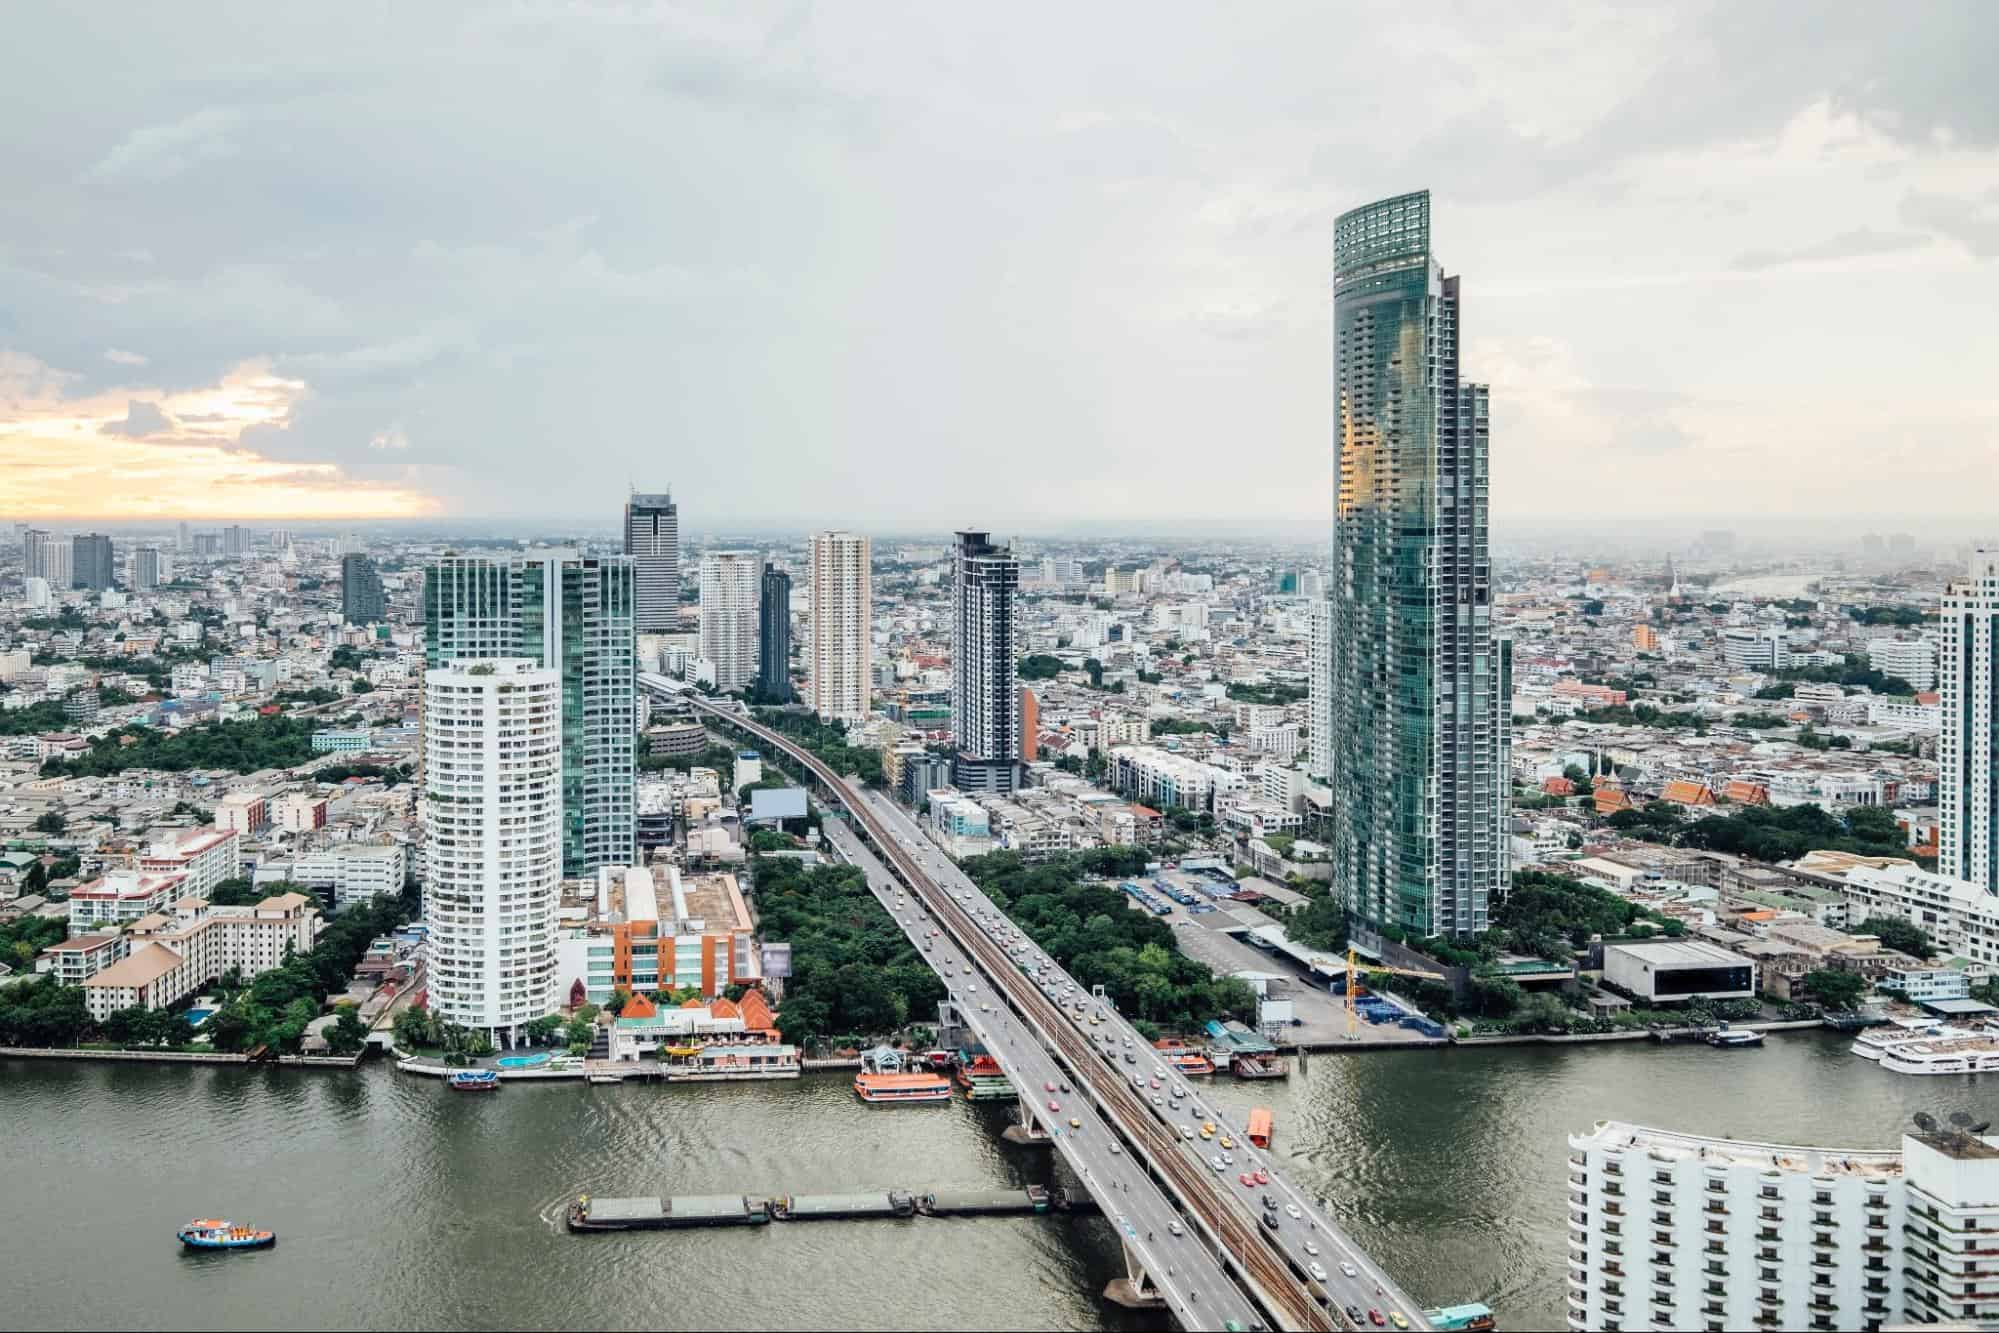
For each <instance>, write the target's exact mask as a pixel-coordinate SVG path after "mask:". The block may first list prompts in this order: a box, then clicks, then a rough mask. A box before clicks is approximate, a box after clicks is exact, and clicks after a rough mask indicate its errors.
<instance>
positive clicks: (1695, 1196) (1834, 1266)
mask: <svg viewBox="0 0 1999 1333" xmlns="http://www.w3.org/2000/svg"><path fill="white" fill-rule="evenodd" d="M1932 1126H1934V1122H1931V1124H1930V1125H1923V1126H1919V1127H1917V1128H1915V1129H1912V1130H1910V1131H1909V1132H1907V1133H1905V1134H1903V1136H1902V1141H1901V1150H1900V1151H1899V1152H1897V1151H1883V1150H1879V1149H1866V1148H1821V1147H1803V1146H1799V1145H1795V1144H1780V1143H1755V1142H1749V1141H1745V1140H1742V1139H1733V1138H1707V1137H1704V1136H1701V1135H1697V1134H1678V1133H1673V1132H1671V1131H1668V1130H1659V1129H1647V1128H1644V1127H1642V1126H1638V1125H1629V1124H1624V1123H1621V1122H1618V1121H1602V1122H1600V1123H1598V1124H1597V1126H1596V1128H1595V1129H1594V1130H1593V1131H1592V1132H1590V1133H1588V1134H1578V1135H1571V1136H1570V1138H1569V1149H1570V1153H1569V1173H1568V1181H1567V1183H1566V1185H1565V1187H1564V1188H1565V1189H1566V1191H1567V1194H1568V1203H1569V1209H1568V1212H1569V1253H1568V1296H1569V1302H1568V1326H1569V1328H1571V1329H1573V1330H1577V1333H1581V1330H1585V1329H1587V1330H1597V1329H1622V1330H1625V1331H1626V1333H1639V1331H1640V1330H1654V1329H1658V1330H1666V1329H1673V1330H1680V1329H1708V1330H1714V1331H1715V1333H1720V1331H1721V1330H1735V1329H1748V1328H1768V1329H1854V1330H1859V1329H1868V1330H1872V1329H1876V1328H1880V1327H1882V1326H1883V1325H1921V1324H1935V1323H1942V1324H1947V1325H1949V1326H1952V1327H1956V1328H1968V1327H1982V1326H1984V1325H1985V1324H1986V1323H1987V1321H1989V1320H1991V1319H1992V1318H1993V1317H1994V1316H1995V1315H1999V1291H1995V1290H1994V1289H1993V1288H1992V1287H1991V1285H1990V1279H1989V1276H1985V1275H1981V1273H1980V1260H1979V1259H1978V1257H1977V1255H1978V1253H1979V1251H1980V1249H1981V1247H1984V1246H1986V1245H1988V1242H1986V1241H1985V1240H1982V1239H1981V1234H1990V1232H1991V1231H1992V1230H1993V1229H1994V1228H1995V1225H1999V1138H1986V1137H1981V1136H1980V1135H1978V1134H1974V1133H1969V1132H1965V1131H1963V1130H1958V1129H1955V1128H1947V1127H1943V1126H1934V1127H1932Z"/></svg>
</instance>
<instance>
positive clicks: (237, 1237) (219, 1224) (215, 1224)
mask: <svg viewBox="0 0 1999 1333" xmlns="http://www.w3.org/2000/svg"><path fill="white" fill-rule="evenodd" d="M174 1235H176V1236H178V1237H179V1238H180V1243H181V1244H183V1245H185V1246H187V1247H188V1248H189V1249H190V1250H262V1249H268V1248H269V1247H270V1246H273V1245H276V1244H277V1243H278V1233H277V1232H275V1231H259V1230H257V1229H256V1228H254V1227H239V1226H237V1225H236V1224H235V1223H234V1222H231V1221H229V1220H228V1219H226V1218H220V1217H198V1218H196V1219H195V1220H194V1221H192V1222H189V1223H188V1224H187V1225H186V1226H184V1227H182V1228H181V1229H180V1230H179V1231H176V1232H175V1233H174Z"/></svg>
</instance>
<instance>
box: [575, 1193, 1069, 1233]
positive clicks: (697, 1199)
mask: <svg viewBox="0 0 1999 1333" xmlns="http://www.w3.org/2000/svg"><path fill="white" fill-rule="evenodd" d="M1096 1211H1098V1209H1097V1203H1096V1200H1094V1199H1092V1198H1090V1196H1089V1195H1087V1194H1084V1195H1079V1196H1077V1197H1075V1198H1070V1197H1069V1196H1068V1195H1066V1194H1064V1193H1062V1192H1061V1191H1059V1190H1050V1189H1048V1188H1046V1187H1044V1186H1041V1185H1030V1186H1028V1187H1027V1188H1025V1189H957V1190H951V1189H946V1190H932V1191H931V1192H929V1193H927V1194H915V1193H912V1192H911V1191H909V1190H898V1189H892V1190H856V1191H854V1192H852V1193H849V1194H778V1195H770V1196H768V1197H766V1196H762V1195H752V1194H694V1195H686V1194H676V1195H673V1196H671V1197H666V1198H661V1197H653V1198H634V1199H614V1198H599V1197H597V1196H596V1195H589V1194H586V1195H584V1196H583V1197H582V1198H580V1199H578V1200H577V1201H576V1202H575V1203H572V1204H570V1205H569V1210H568V1214H567V1220H568V1225H569V1229H570V1230H571V1231H577V1232H584V1231H664V1230H670V1229H673V1228H677V1227H727V1226H762V1225H764V1224H765V1223H767V1222H846V1221H867V1220H871V1219H879V1218H889V1219H895V1218H906V1217H1030V1216H1035V1215H1039V1214H1042V1213H1094V1212H1096Z"/></svg>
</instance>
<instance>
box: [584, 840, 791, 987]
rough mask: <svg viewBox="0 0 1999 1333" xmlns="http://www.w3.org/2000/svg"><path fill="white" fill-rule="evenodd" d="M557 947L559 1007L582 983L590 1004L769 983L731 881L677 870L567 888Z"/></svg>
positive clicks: (607, 872) (625, 869) (620, 875)
mask: <svg viewBox="0 0 1999 1333" xmlns="http://www.w3.org/2000/svg"><path fill="white" fill-rule="evenodd" d="M562 913H563V916H564V918H565V925H564V926H563V928H562V931H561V933H560V935H559V936H558V938H557V940H556V945H555V954H556V966H555V978H556V989H557V991H558V992H560V994H559V995H558V997H557V999H558V1001H559V1002H567V999H568V993H569V990H570V988H571V987H573V986H574V985H575V984H576V982H578V981H581V982H582V983H583V987H584V993H585V994H586V995H587V996H588V998H589V1000H590V1002H591V1003H592V1004H602V1003H603V1002H604V1001H606V1000H608V999H610V998H611V994H612V992H613V991H615V990H617V989H618V988H619V987H621V986H622V987H624V988H625V989H626V990H627V991H629V992H631V993H632V994H634V995H639V994H644V993H647V992H652V991H659V990H679V989H685V988H687V987H689V986H692V987H695V988H697V989H699V990H700V992H701V993H702V994H703V995H705V996H714V995H717V994H720V993H721V992H722V991H723V990H724V989H726V988H727V987H729V986H737V985H754V984H755V983H756V982H758V981H760V980H761V979H762V976H763V970H762V960H761V955H760V953H759V950H758V948H757V944H756V935H755V926H754V923H753V922H752V921H751V919H750V909H749V906H748V904H747V903H746V902H745V901H744V900H743V894H742V889H741V888H740V887H739V886H738V884H737V882H736V877H735V876H734V875H732V874H727V873H718V874H704V875H686V876H683V875H682V874H681V873H680V870H679V868H678V867H677V866H671V865H669V866H661V867H657V868H654V869H648V868H647V867H645V866H604V867H602V868H600V869H599V870H598V871H597V874H596V876H595V877H594V878H593V879H591V880H586V881H581V882H580V883H579V882H578V881H571V882H570V884H568V885H566V886H565V888H564V898H563V904H562Z"/></svg>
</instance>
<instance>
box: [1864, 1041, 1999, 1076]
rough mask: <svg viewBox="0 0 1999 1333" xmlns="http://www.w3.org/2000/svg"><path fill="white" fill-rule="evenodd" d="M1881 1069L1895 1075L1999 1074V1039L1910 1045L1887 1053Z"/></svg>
mask: <svg viewBox="0 0 1999 1333" xmlns="http://www.w3.org/2000/svg"><path fill="white" fill-rule="evenodd" d="M1881 1067H1882V1068H1883V1069H1886V1070H1888V1071H1889V1072H1890V1073H1894V1074H1991V1073H1999V1038H1993V1037H1970V1036H1964V1037H1946V1038H1943V1039H1941V1040H1934V1041H1916V1042H1907V1043H1904V1044H1903V1045H1900V1046H1891V1047H1888V1048H1886V1049H1884V1050H1883V1051H1882V1052H1881Z"/></svg>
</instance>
